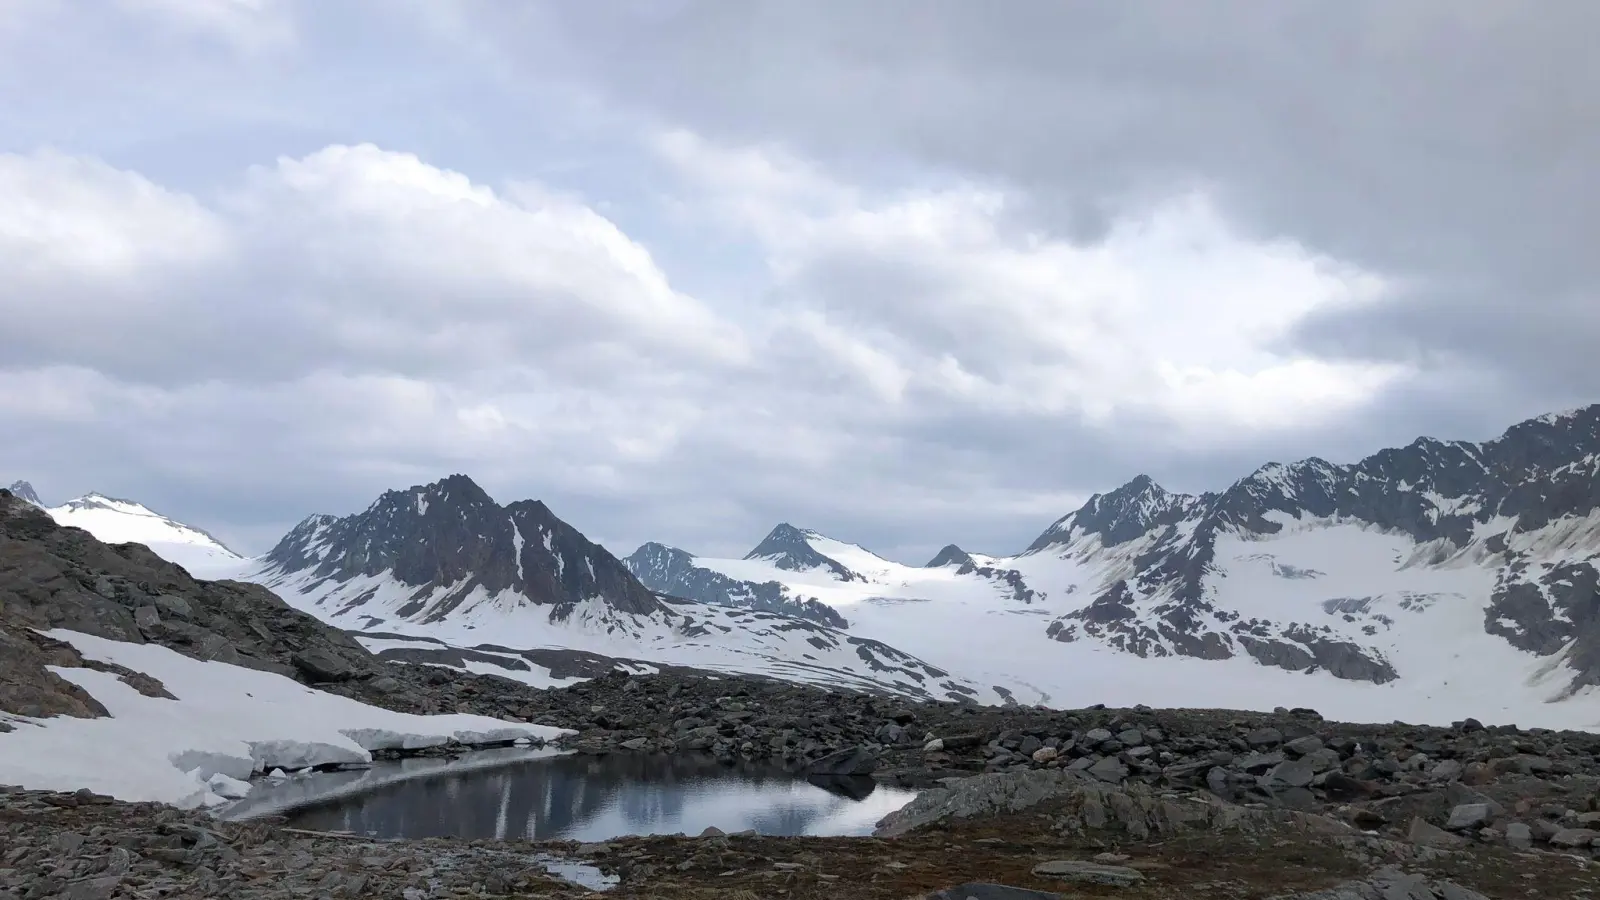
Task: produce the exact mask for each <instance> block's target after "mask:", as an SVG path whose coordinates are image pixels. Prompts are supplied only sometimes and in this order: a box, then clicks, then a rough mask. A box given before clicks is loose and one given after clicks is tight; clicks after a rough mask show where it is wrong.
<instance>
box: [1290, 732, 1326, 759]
mask: <svg viewBox="0 0 1600 900" xmlns="http://www.w3.org/2000/svg"><path fill="white" fill-rule="evenodd" d="M1283 749H1284V750H1286V751H1288V752H1289V753H1293V754H1294V755H1295V756H1305V755H1306V754H1308V753H1315V752H1316V751H1318V750H1321V749H1322V738H1319V737H1317V736H1316V735H1314V734H1308V735H1305V736H1304V737H1297V738H1295V739H1294V740H1292V741H1287V742H1285V743H1284V745H1283Z"/></svg>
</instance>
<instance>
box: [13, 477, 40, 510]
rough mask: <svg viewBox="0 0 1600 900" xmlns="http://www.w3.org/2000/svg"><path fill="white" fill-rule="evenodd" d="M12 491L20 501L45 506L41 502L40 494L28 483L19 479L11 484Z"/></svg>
mask: <svg viewBox="0 0 1600 900" xmlns="http://www.w3.org/2000/svg"><path fill="white" fill-rule="evenodd" d="M10 490H11V493H12V494H14V495H15V496H16V498H17V499H18V500H26V501H28V502H29V503H32V504H33V505H34V506H39V507H42V506H44V503H43V502H42V501H40V500H39V494H38V492H37V491H35V490H34V489H33V485H31V484H29V483H27V482H26V481H22V480H20V479H19V480H17V481H13V482H11V488H10Z"/></svg>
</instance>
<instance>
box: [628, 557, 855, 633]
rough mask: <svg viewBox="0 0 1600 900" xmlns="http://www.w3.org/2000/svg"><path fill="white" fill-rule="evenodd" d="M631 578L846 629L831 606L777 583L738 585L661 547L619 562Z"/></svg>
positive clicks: (695, 597) (710, 599)
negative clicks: (800, 595) (797, 593)
mask: <svg viewBox="0 0 1600 900" xmlns="http://www.w3.org/2000/svg"><path fill="white" fill-rule="evenodd" d="M622 563H623V565H626V566H627V567H628V571H630V572H632V573H633V575H634V577H636V578H638V579H639V581H640V582H641V583H643V584H644V585H645V586H646V587H648V588H650V589H651V590H653V591H659V592H660V593H663V594H671V595H673V596H676V597H685V598H687V599H690V600H698V601H700V602H701V603H711V604H714V605H716V606H732V607H738V608H743V609H756V610H762V611H764V612H775V613H782V614H784V615H789V616H798V617H799V618H802V619H810V620H812V621H813V622H820V623H822V624H824V625H831V626H833V627H834V628H847V627H849V623H848V622H846V621H845V618H844V616H841V615H839V613H838V612H837V611H836V610H835V609H834V608H833V607H831V606H828V605H827V604H825V603H819V602H818V601H816V600H813V599H810V598H806V597H797V596H795V595H794V594H793V593H792V592H791V591H790V590H789V589H788V588H787V587H786V586H785V585H784V584H782V583H780V582H777V581H763V582H760V583H757V582H753V581H738V580H736V579H733V578H729V577H728V576H726V575H724V574H722V573H721V572H716V571H713V570H711V569H706V568H702V567H700V566H697V565H695V562H694V557H693V556H692V555H690V554H689V552H688V551H686V550H679V549H678V548H677V547H668V546H667V545H665V544H657V543H654V542H652V543H648V544H644V545H642V546H640V547H639V549H637V550H635V551H633V553H632V554H630V555H629V556H628V557H627V558H626V559H624V560H623V561H622Z"/></svg>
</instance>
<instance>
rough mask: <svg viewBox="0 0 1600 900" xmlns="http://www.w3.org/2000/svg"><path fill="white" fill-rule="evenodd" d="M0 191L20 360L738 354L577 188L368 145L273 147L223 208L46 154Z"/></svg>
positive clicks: (607, 363)
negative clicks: (499, 188) (444, 165)
mask: <svg viewBox="0 0 1600 900" xmlns="http://www.w3.org/2000/svg"><path fill="white" fill-rule="evenodd" d="M0 187H3V188H5V189H7V194H8V196H12V197H16V198H20V199H21V202H20V203H15V204H12V205H10V206H8V207H7V208H6V209H5V210H0V260H5V261H6V262H7V263H9V266H8V268H10V269H11V270H12V271H18V272H21V273H23V276H24V278H25V279H26V280H25V282H24V283H25V284H27V285H28V286H29V289H28V290H27V291H14V292H12V293H10V294H8V295H7V296H6V297H5V298H0V312H3V314H4V315H5V316H6V317H7V320H8V321H9V323H10V327H9V328H8V329H6V332H5V335H4V336H3V337H0V348H4V350H5V352H6V358H7V359H9V360H12V361H13V362H14V363H20V362H23V361H28V360H33V361H43V362H48V363H52V364H73V365H85V366H92V367H94V368H95V369H96V370H98V371H102V372H106V373H108V374H113V375H116V376H120V377H123V378H127V379H132V380H139V381H155V382H165V383H181V382H183V381H185V380H190V379H195V378H202V377H209V378H223V379H227V380H230V381H248V380H250V379H252V378H257V379H269V380H270V379H282V378H285V377H291V376H293V375H295V374H297V373H300V372H304V371H308V370H310V371H315V370H320V369H332V370H340V371H351V372H391V371H392V372H401V373H405V374H408V375H418V374H428V375H430V376H431V377H434V378H439V379H449V378H452V377H454V376H456V375H459V374H462V373H478V372H483V371H485V370H489V369H495V368H498V367H508V366H509V367H518V366H531V367H534V368H538V369H540V370H542V371H544V372H547V373H548V372H561V373H564V377H571V378H583V379H593V380H607V379H612V378H614V377H617V373H616V370H617V367H618V364H619V363H623V362H630V361H631V362H636V361H637V360H639V359H640V358H642V357H652V356H655V357H662V358H676V359H679V360H688V361H690V362H691V363H692V364H695V365H698V364H707V365H715V364H733V365H737V364H738V363H739V362H740V361H741V360H742V359H744V358H745V354H746V352H747V351H746V349H745V348H744V347H743V345H742V343H741V339H740V335H739V333H738V332H737V331H736V330H733V329H731V328H729V327H726V326H725V325H723V324H722V323H721V322H720V320H718V319H717V318H716V317H715V316H714V315H713V314H712V313H711V312H710V311H709V310H707V309H706V308H705V307H704V306H703V305H701V304H699V303H698V302H697V301H695V300H693V299H692V298H689V297H686V296H684V295H682V294H681V293H679V292H676V291H675V290H673V288H672V287H671V285H670V284H669V283H668V282H667V279H666V277H665V275H664V274H663V273H662V272H661V271H660V270H659V268H657V267H656V265H655V264H654V262H653V261H652V260H651V258H650V255H649V253H648V252H647V251H646V250H644V248H642V247H640V246H639V245H638V244H637V243H635V242H633V241H632V240H630V239H629V238H628V237H627V236H626V235H624V234H623V233H622V232H621V231H620V230H619V229H618V228H617V227H616V226H615V225H614V224H613V223H611V222H610V221H608V220H606V219H605V218H603V217H602V216H600V215H598V214H597V213H595V212H593V211H592V210H591V209H589V208H588V207H586V206H585V205H583V204H582V203H581V202H578V201H576V200H573V199H571V198H564V197H560V196H558V195H556V194H554V193H552V192H549V191H547V190H544V189H542V188H540V187H539V186H537V185H533V184H528V183H523V184H516V185H512V186H510V187H509V188H508V189H507V190H506V192H505V193H504V194H501V193H497V192H496V191H494V190H492V189H490V188H488V187H486V186H482V185H475V184H473V183H471V182H470V181H469V180H467V178H466V177H465V176H463V175H461V174H459V173H454V172H448V171H445V170H441V169H438V168H435V167H433V166H430V165H427V164H426V163H423V162H422V161H421V160H419V159H418V158H416V157H415V156H411V155H408V154H403V153H392V152H387V151H383V150H380V149H378V148H376V147H373V146H371V145H362V146H356V147H344V146H334V147H329V148H326V149H324V150H321V151H318V152H316V153H314V154H311V155H309V156H307V157H304V158H301V159H281V160H279V161H278V162H277V163H276V164H274V165H271V166H265V167H260V168H257V169H255V170H253V171H251V172H250V173H249V175H248V177H247V178H246V179H244V182H243V184H242V186H240V187H238V188H236V189H234V190H230V191H228V192H226V193H225V195H224V196H222V197H220V198H218V199H216V200H214V201H212V202H211V203H210V204H202V203H201V202H200V201H199V200H197V199H196V198H194V197H191V196H187V195H183V194H179V193H176V192H173V191H170V190H167V189H164V188H161V187H159V186H157V185H154V184H152V183H151V182H149V181H148V180H146V179H144V178H142V177H140V176H139V175H137V174H134V173H128V172H119V171H116V170H114V169H112V168H110V167H109V166H106V165H105V164H103V163H99V162H96V161H92V160H83V159H73V158H70V157H65V156H62V155H60V154H58V153H54V152H44V153H39V154H34V155H32V156H17V155H12V156H6V157H0ZM150 326H157V327H150ZM131 334H139V335H140V338H141V340H139V341H137V342H132V341H129V340H126V339H125V338H126V337H127V336H129V335H131ZM624 346H625V347H626V350H625V351H623V350H620V349H619V348H621V347H624Z"/></svg>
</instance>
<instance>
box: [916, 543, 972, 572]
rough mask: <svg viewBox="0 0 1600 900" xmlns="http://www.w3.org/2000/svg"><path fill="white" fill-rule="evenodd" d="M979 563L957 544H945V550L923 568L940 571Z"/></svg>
mask: <svg viewBox="0 0 1600 900" xmlns="http://www.w3.org/2000/svg"><path fill="white" fill-rule="evenodd" d="M977 564H978V563H977V561H976V560H974V559H973V558H972V554H970V553H968V552H967V551H965V550H963V549H961V548H960V547H958V546H956V545H955V544H945V545H944V549H942V550H940V551H939V552H938V553H935V554H934V555H933V559H930V560H928V562H927V564H926V565H924V566H923V568H924V569H939V568H943V567H945V566H976V565H977Z"/></svg>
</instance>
